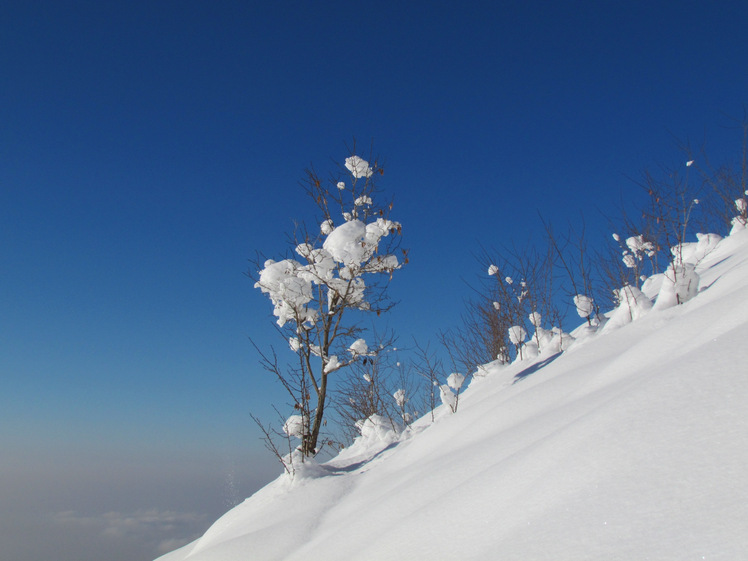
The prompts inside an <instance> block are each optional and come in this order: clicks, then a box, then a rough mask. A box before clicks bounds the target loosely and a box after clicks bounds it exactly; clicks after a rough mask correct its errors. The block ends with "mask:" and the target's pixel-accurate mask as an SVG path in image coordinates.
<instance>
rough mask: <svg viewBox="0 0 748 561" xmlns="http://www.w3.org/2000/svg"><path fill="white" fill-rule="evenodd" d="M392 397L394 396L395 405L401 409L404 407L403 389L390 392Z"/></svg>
mask: <svg viewBox="0 0 748 561" xmlns="http://www.w3.org/2000/svg"><path fill="white" fill-rule="evenodd" d="M392 397H394V398H395V403H397V406H398V407H399V408H400V409H402V408H403V407H405V402H406V401H407V399H406V398H405V390H403V389H399V390H397V391H396V392H395V393H394V394H392Z"/></svg>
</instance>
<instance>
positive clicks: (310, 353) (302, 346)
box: [250, 155, 407, 457]
mask: <svg viewBox="0 0 748 561" xmlns="http://www.w3.org/2000/svg"><path fill="white" fill-rule="evenodd" d="M345 169H346V170H347V171H348V177H347V178H346V179H345V180H339V181H332V182H324V181H323V180H322V179H320V178H319V176H317V175H316V173H315V172H313V171H309V172H308V178H307V182H306V194H307V195H308V196H309V198H310V199H311V200H312V201H313V202H314V204H315V205H316V207H317V209H318V211H319V212H320V213H321V216H318V217H317V220H316V221H315V223H316V224H320V226H319V228H315V229H314V230H311V231H307V230H305V229H303V228H302V229H300V230H299V231H298V232H297V233H296V234H295V237H296V238H297V241H295V242H294V243H292V246H291V247H292V248H293V249H294V252H295V254H296V255H297V256H298V257H297V258H286V259H283V260H280V261H274V260H272V259H268V260H266V261H265V262H264V263H263V265H262V266H261V267H260V268H259V270H258V271H257V273H256V274H250V276H253V278H254V279H255V281H256V282H255V288H258V289H260V291H262V293H263V294H266V295H267V296H268V298H269V299H270V301H271V303H272V305H273V315H274V316H275V317H276V318H277V324H278V326H279V327H280V328H281V329H282V330H283V331H284V332H285V336H286V337H287V338H288V341H289V346H290V348H291V350H292V351H293V352H294V353H296V354H297V355H298V367H296V368H294V369H292V370H290V371H286V370H283V369H281V368H280V367H279V366H278V362H277V360H276V359H275V357H274V356H271V354H269V353H265V352H263V351H261V350H260V352H261V356H262V358H263V365H264V366H265V368H266V369H267V370H269V371H270V372H272V373H273V374H275V375H276V376H277V377H278V378H279V379H280V380H281V382H282V383H283V386H284V387H285V388H286V390H288V392H289V394H290V395H291V397H292V400H293V404H294V408H295V409H296V410H297V411H299V412H300V415H294V416H293V417H292V419H294V422H293V423H290V421H291V419H289V422H287V423H286V425H288V426H287V427H285V426H284V430H285V428H288V429H289V430H291V429H292V432H293V434H294V435H297V434H301V435H302V452H303V454H304V456H307V457H308V456H312V455H314V454H315V453H316V452H317V450H318V441H319V437H320V431H321V428H322V426H323V421H324V419H325V417H324V415H325V405H326V404H327V401H328V391H329V387H330V385H331V384H334V378H335V377H336V376H339V374H338V371H339V370H341V369H344V368H346V367H347V366H350V365H351V364H354V363H356V362H358V361H362V362H368V361H370V360H373V356H374V355H375V354H376V353H375V352H372V351H370V350H369V347H368V345H367V343H366V340H365V338H363V337H362V336H361V335H362V334H363V332H364V329H363V328H362V327H361V324H360V323H359V322H360V317H361V315H360V313H361V312H364V313H365V312H373V313H374V314H375V315H376V316H378V315H380V314H381V313H382V312H385V311H387V310H388V309H389V308H390V307H391V306H392V303H391V302H390V301H389V300H388V299H387V297H386V287H387V283H388V282H389V280H390V279H391V277H392V275H393V273H394V271H396V270H398V269H400V268H401V267H402V266H403V265H404V264H405V262H407V258H404V259H402V258H400V257H398V255H397V254H396V253H395V250H396V249H397V245H398V242H397V238H398V235H399V234H400V232H401V226H400V224H399V223H398V222H395V221H393V220H391V219H390V218H389V211H390V209H391V206H392V205H389V204H387V205H379V204H377V203H376V197H375V194H376V189H375V187H374V178H375V177H376V176H378V175H380V174H381V169H380V168H378V167H377V165H376V163H375V164H373V165H372V164H370V163H369V162H368V161H366V160H364V159H363V158H361V157H360V156H357V155H352V156H350V157H348V158H346V160H345ZM334 209H338V211H339V214H336V213H335V212H333V211H334ZM299 238H300V239H299ZM402 255H403V257H405V256H406V253H405V252H403V253H402ZM354 312H355V313H354ZM258 350H259V349H258ZM299 423H301V424H302V425H303V426H302V427H298V426H297V425H298V424H299Z"/></svg>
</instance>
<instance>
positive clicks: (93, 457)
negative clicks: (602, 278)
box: [0, 0, 748, 561]
mask: <svg viewBox="0 0 748 561" xmlns="http://www.w3.org/2000/svg"><path fill="white" fill-rule="evenodd" d="M746 21H748V7H747V6H745V5H743V4H741V3H736V2H651V1H650V2H638V1H633V2H632V1H627V2H614V1H611V2H591V1H590V2H462V3H458V2H439V1H434V2H419V1H414V2H377V3H374V2H371V3H365V2H361V3H360V2H350V1H347V2H337V1H331V2H286V1H283V2H238V1H227V2H193V1H182V2H139V1H134V2H118V3H115V2H82V1H81V2H62V1H60V2H51V1H50V2H36V1H29V0H25V1H23V2H20V1H14V0H10V1H6V2H3V3H2V6H0V69H1V71H2V72H1V75H0V76H1V78H0V116H1V118H0V267H1V270H2V276H1V277H0V383H1V384H2V386H1V387H2V391H1V392H0V451H1V452H0V454H1V456H0V542H2V543H3V544H10V545H9V546H7V547H8V548H9V549H10V551H11V552H12V553H13V555H12V556H11V557H8V558H9V559H10V558H12V559H14V560H15V561H32V560H34V561H38V560H39V559H42V558H45V555H46V553H49V552H54V554H53V555H52V554H51V553H50V554H49V556H48V558H50V559H51V558H54V559H55V560H56V561H68V560H70V561H72V560H75V561H85V560H86V559H92V560H93V559H96V560H100V559H104V558H106V559H108V560H109V561H120V560H122V561H124V560H129V561H144V560H147V559H149V558H152V557H153V556H155V555H156V553H157V548H158V546H159V543H160V541H162V540H166V539H169V538H172V537H175V533H174V531H173V530H167V529H166V526H165V524H166V523H167V521H168V519H169V516H172V517H176V518H178V520H179V521H180V522H179V523H180V524H182V525H183V526H184V527H185V528H186V529H185V530H184V532H183V533H184V534H185V535H189V531H193V530H194V531H197V529H204V527H205V526H206V525H207V524H209V523H210V522H211V521H212V519H213V518H215V516H217V515H218V514H220V513H221V512H222V510H225V509H226V508H227V505H228V504H229V503H231V502H232V501H233V500H235V499H236V497H243V496H245V495H247V494H248V493H250V492H251V491H252V490H254V489H256V488H257V487H258V486H259V485H261V484H262V483H263V482H264V481H267V480H268V479H269V478H270V477H272V476H273V475H274V474H275V473H276V472H277V469H278V468H277V467H276V466H275V465H273V460H272V458H270V457H269V455H268V454H266V453H265V452H264V451H263V450H262V447H261V444H259V442H258V441H257V437H258V434H257V431H256V430H255V428H254V427H253V425H252V422H251V420H250V418H249V412H250V411H254V412H256V413H258V414H260V415H261V416H262V415H268V414H269V412H270V409H269V404H270V403H272V402H275V403H278V404H279V405H282V404H283V403H284V396H283V394H282V393H281V392H280V390H279V389H278V388H277V386H276V385H275V384H274V383H273V381H272V380H271V379H269V377H268V375H267V374H266V373H264V372H263V371H262V370H261V369H260V368H259V365H258V363H257V356H256V354H255V353H254V351H253V349H252V347H251V345H250V343H249V341H248V337H252V338H254V339H255V340H256V341H257V342H258V343H259V344H261V345H267V344H269V343H270V342H271V341H272V340H273V336H274V332H273V328H272V319H271V317H270V313H271V306H270V304H269V302H268V301H267V298H266V297H265V296H263V295H262V294H260V292H259V291H257V290H254V289H253V288H252V283H251V281H250V280H249V279H248V278H247V277H246V276H244V272H245V271H246V270H247V268H248V266H249V262H248V259H249V258H251V257H253V256H254V255H255V251H261V252H263V253H264V254H266V255H267V256H281V255H283V254H284V252H285V251H286V249H287V245H286V237H285V236H286V234H287V233H289V232H290V231H291V229H292V227H293V220H294V219H298V220H305V219H306V220H312V219H313V218H314V216H313V214H312V212H311V208H310V206H309V205H308V204H307V201H305V200H304V198H303V196H302V190H301V188H300V187H299V184H298V182H299V181H300V180H301V179H302V178H303V172H304V169H305V168H306V167H308V166H309V165H310V164H314V166H315V168H316V169H318V171H321V172H323V173H324V172H326V170H328V169H332V164H331V162H332V160H333V159H335V160H338V161H340V160H342V159H343V158H344V157H345V156H347V155H348V154H347V153H346V144H350V143H351V141H352V139H353V138H354V137H355V138H356V139H357V141H358V142H359V145H361V146H363V147H364V148H365V152H367V153H368V151H369V147H370V146H371V145H372V144H373V146H374V151H375V152H376V153H377V154H378V155H380V157H381V158H382V160H383V161H384V162H385V174H384V177H383V178H382V181H381V187H382V188H383V189H384V190H385V192H386V194H387V195H388V196H393V197H394V200H395V208H394V211H393V218H394V219H396V220H399V221H400V222H402V224H403V246H404V247H408V248H410V257H411V262H410V264H409V266H408V267H407V268H406V269H405V270H403V271H401V272H398V274H396V275H395V279H394V281H393V284H392V295H393V296H394V297H395V298H396V299H398V300H400V301H401V304H400V305H399V307H398V308H397V309H396V310H395V312H393V314H392V316H391V318H390V319H389V323H390V326H391V327H392V328H394V329H395V330H396V332H397V333H398V334H399V336H400V337H401V339H404V340H409V339H410V337H411V336H413V335H415V336H417V337H419V339H421V340H423V341H427V340H429V339H431V338H433V337H434V335H435V334H436V332H437V331H438V330H439V329H444V328H448V327H450V326H452V325H454V324H456V323H457V321H458V319H459V315H460V311H461V310H460V304H461V302H462V300H463V298H465V297H466V296H468V295H469V293H468V289H467V288H466V284H465V281H468V282H471V281H474V280H475V279H476V278H477V277H478V276H479V275H481V274H483V272H484V271H482V270H481V269H480V268H479V265H478V263H477V261H476V259H475V257H474V255H475V253H477V252H478V251H479V249H480V247H481V246H485V247H488V248H491V247H496V248H498V247H500V246H501V245H502V244H511V243H516V244H518V245H522V244H523V243H524V241H525V240H526V239H528V237H531V236H532V235H533V233H534V232H535V231H537V230H538V228H539V221H538V218H537V214H538V212H540V213H541V214H542V215H544V216H545V217H548V218H550V219H552V220H553V221H554V222H555V223H557V224H559V225H561V226H563V225H565V224H566V223H567V222H569V221H576V220H579V217H580V215H584V217H585V220H586V221H587V222H588V224H589V225H590V226H592V227H596V226H602V225H603V224H604V223H605V214H606V213H610V214H615V212H616V206H617V205H618V204H619V202H620V200H621V196H622V194H625V193H627V192H629V191H631V190H632V189H634V187H633V186H632V183H631V181H630V180H629V179H627V178H626V176H637V175H638V174H639V173H640V172H641V171H642V170H643V169H644V168H646V167H653V166H656V165H657V164H658V163H667V164H671V165H675V163H676V162H680V161H681V160H682V159H683V158H682V155H681V154H679V153H678V151H677V149H676V148H675V146H674V140H681V141H690V142H691V143H692V144H693V145H694V146H696V147H697V146H698V145H700V143H701V142H702V141H703V140H704V139H706V141H707V144H708V147H709V149H710V152H711V153H712V154H715V155H718V156H720V157H722V156H724V157H725V158H726V159H727V158H730V157H734V156H736V155H737V154H738V152H739V150H740V133H739V131H737V130H735V129H731V128H729V126H730V125H732V124H734V123H733V122H732V121H731V120H730V118H729V117H728V115H732V116H737V117H738V118H740V117H742V114H743V108H744V104H745V103H746V101H747V100H748V73H746V53H748V38H747V36H746V32H745V23H746ZM624 196H625V195H624ZM591 231H592V228H591ZM601 231H603V232H604V229H602V230H601ZM605 235H607V234H605ZM149 512H150V513H151V515H152V516H151V518H149V517H148V515H147V513H149ZM106 513H109V515H108V516H109V518H106V517H105V516H104V515H105V514H106ZM169 513H171V514H169ZM128 516H129V517H130V521H131V523H130V524H129V526H128V524H127V523H125V522H122V520H123V519H125V518H127V517H128ZM133 519H135V520H136V521H137V523H132V520H133ZM149 520H150V522H149ZM102 521H104V522H102ZM159 524H161V525H159ZM127 528H129V530H127ZM133 528H135V529H133ZM35 534H42V535H41V536H40V537H37V536H36V535H35ZM177 537H178V536H177ZM161 546H162V547H164V548H166V547H168V546H169V544H161ZM4 547H6V546H4ZM118 555H121V557H118Z"/></svg>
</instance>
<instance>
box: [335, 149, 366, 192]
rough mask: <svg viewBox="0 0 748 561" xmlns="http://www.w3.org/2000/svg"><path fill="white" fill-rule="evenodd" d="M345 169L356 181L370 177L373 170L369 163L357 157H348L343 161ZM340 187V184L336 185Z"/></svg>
mask: <svg viewBox="0 0 748 561" xmlns="http://www.w3.org/2000/svg"><path fill="white" fill-rule="evenodd" d="M345 167H346V168H347V169H348V171H350V172H351V175H352V176H353V177H355V178H356V179H358V178H361V177H371V176H372V174H373V173H374V170H373V169H371V167H370V166H369V162H367V161H366V160H364V159H362V158H359V157H358V156H350V157H349V158H346V159H345ZM338 187H340V184H338Z"/></svg>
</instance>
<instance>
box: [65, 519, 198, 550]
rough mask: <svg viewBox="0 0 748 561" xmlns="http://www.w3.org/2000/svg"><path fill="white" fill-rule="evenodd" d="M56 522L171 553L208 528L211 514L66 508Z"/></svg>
mask: <svg viewBox="0 0 748 561" xmlns="http://www.w3.org/2000/svg"><path fill="white" fill-rule="evenodd" d="M52 521H53V523H54V524H55V525H57V526H61V527H63V528H65V529H67V530H69V531H76V530H80V531H84V532H86V533H95V534H97V535H98V536H99V537H101V538H102V539H104V540H110V541H112V542H129V543H140V544H141V545H142V546H143V547H144V548H149V549H151V550H152V551H153V552H154V555H159V554H162V553H167V552H169V551H172V550H174V549H176V548H178V547H181V546H183V545H185V544H187V543H189V542H191V541H193V540H195V539H197V538H198V537H199V536H200V535H201V534H202V532H204V531H205V526H206V525H207V524H208V522H209V521H208V519H207V516H206V515H204V514H198V513H195V512H175V511H173V510H158V509H150V510H138V511H136V512H131V513H124V512H107V513H105V514H103V515H96V516H91V515H85V514H80V513H77V512H75V511H64V512H58V513H55V514H54V515H53V516H52Z"/></svg>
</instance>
